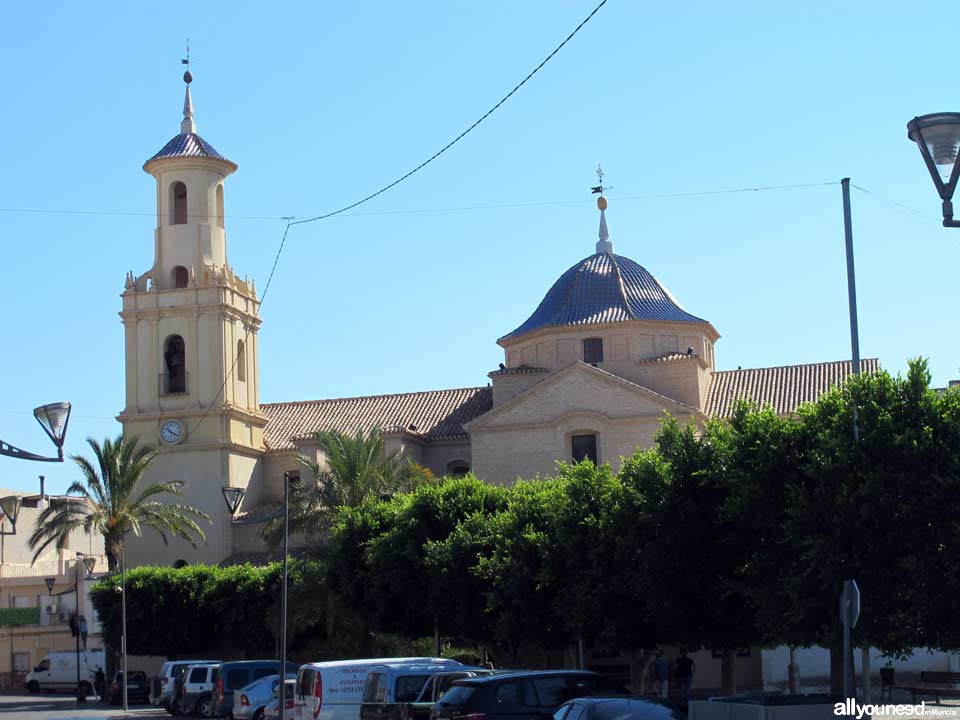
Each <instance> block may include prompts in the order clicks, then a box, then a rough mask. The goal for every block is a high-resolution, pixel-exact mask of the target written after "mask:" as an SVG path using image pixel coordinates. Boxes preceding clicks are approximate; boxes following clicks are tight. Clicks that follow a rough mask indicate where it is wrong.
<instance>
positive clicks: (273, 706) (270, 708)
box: [263, 676, 297, 720]
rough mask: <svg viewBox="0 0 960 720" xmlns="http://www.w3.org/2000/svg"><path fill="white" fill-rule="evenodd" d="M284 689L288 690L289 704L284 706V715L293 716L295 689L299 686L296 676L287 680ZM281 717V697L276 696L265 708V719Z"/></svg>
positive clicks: (276, 719) (271, 719) (270, 719)
mask: <svg viewBox="0 0 960 720" xmlns="http://www.w3.org/2000/svg"><path fill="white" fill-rule="evenodd" d="M283 686H284V689H285V690H286V691H287V705H286V707H285V708H284V713H283V716H284V717H285V718H292V717H293V691H294V690H295V689H296V686H297V679H296V676H294V678H293V679H292V680H287V681H286V682H285V683H284V684H283ZM279 718H280V699H279V698H277V697H274V698H273V699H272V700H271V701H270V702H269V703H267V707H266V708H264V710H263V720H279Z"/></svg>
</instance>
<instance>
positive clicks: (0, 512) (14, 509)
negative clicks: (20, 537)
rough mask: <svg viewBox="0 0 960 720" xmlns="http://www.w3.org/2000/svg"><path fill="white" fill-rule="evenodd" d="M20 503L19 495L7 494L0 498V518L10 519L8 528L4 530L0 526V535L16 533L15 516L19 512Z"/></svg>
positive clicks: (21, 500) (21, 499) (21, 501)
mask: <svg viewBox="0 0 960 720" xmlns="http://www.w3.org/2000/svg"><path fill="white" fill-rule="evenodd" d="M22 503H23V498H22V497H20V496H19V495H8V496H7V497H4V498H0V520H2V519H3V518H7V519H8V520H9V521H10V529H9V530H6V529H5V528H3V527H0V535H16V534H17V516H18V515H19V514H20V505H21V504H22Z"/></svg>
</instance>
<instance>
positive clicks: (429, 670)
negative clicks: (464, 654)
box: [360, 663, 493, 720]
mask: <svg viewBox="0 0 960 720" xmlns="http://www.w3.org/2000/svg"><path fill="white" fill-rule="evenodd" d="M491 672H493V671H492V670H488V669H487V668H482V667H471V666H469V665H453V666H451V665H449V664H446V663H444V664H442V665H436V664H434V663H391V664H389V665H373V666H371V667H370V671H369V672H368V673H367V684H366V685H365V686H364V689H363V701H362V703H361V705H360V720H398V719H400V718H402V720H429V718H430V711H431V710H432V709H433V704H434V703H435V702H436V701H437V699H438V698H439V697H440V696H441V695H443V693H445V692H446V691H447V690H448V689H449V688H450V686H451V685H452V684H453V683H454V681H456V680H462V679H464V678H471V677H478V676H481V675H489V674H490V673H491Z"/></svg>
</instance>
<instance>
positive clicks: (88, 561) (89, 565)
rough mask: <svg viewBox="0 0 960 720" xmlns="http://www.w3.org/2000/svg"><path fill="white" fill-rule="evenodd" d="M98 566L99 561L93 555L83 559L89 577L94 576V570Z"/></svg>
mask: <svg viewBox="0 0 960 720" xmlns="http://www.w3.org/2000/svg"><path fill="white" fill-rule="evenodd" d="M96 564H97V559H96V558H95V557H93V555H87V556H85V557H84V558H83V566H84V567H85V568H86V569H87V577H91V576H92V575H93V568H94V567H95V566H96Z"/></svg>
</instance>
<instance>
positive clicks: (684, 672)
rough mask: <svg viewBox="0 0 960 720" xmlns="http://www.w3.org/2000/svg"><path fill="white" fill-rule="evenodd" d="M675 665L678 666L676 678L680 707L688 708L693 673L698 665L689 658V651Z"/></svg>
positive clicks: (681, 655) (682, 654)
mask: <svg viewBox="0 0 960 720" xmlns="http://www.w3.org/2000/svg"><path fill="white" fill-rule="evenodd" d="M674 664H675V665H676V666H677V668H676V671H675V672H674V677H676V678H677V685H678V687H679V690H680V705H681V706H682V707H686V706H687V705H688V704H689V703H690V686H692V685H693V671H694V669H695V668H696V663H695V662H693V660H691V659H690V658H688V657H687V651H686V650H684V651H682V652H681V653H680V657H678V658H677V660H676V662H675V663H674Z"/></svg>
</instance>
